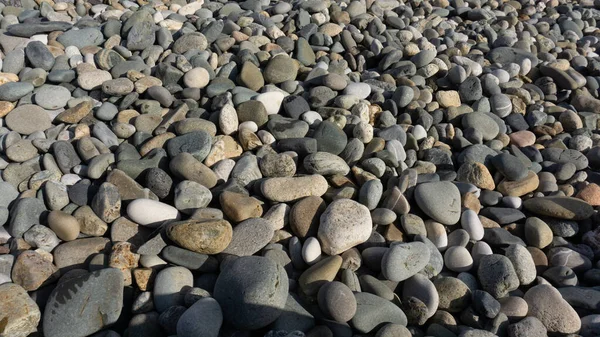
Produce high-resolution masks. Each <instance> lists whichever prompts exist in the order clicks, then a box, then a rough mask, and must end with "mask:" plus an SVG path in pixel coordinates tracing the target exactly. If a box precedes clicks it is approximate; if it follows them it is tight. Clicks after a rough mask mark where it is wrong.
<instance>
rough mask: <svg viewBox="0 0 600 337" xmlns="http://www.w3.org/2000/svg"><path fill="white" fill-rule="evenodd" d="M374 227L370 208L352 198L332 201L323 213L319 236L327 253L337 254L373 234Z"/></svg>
mask: <svg viewBox="0 0 600 337" xmlns="http://www.w3.org/2000/svg"><path fill="white" fill-rule="evenodd" d="M372 227H373V224H372V220H371V213H370V212H369V209H368V208H367V207H365V206H363V205H361V204H359V203H357V202H356V201H353V200H350V199H339V200H336V201H334V202H332V203H331V204H330V205H329V206H328V207H327V209H326V210H325V211H324V212H323V214H321V219H320V225H319V231H318V237H319V241H320V242H321V246H322V250H323V252H325V253H326V254H329V255H336V254H339V253H342V252H344V251H346V250H348V249H350V248H352V247H354V246H356V245H358V244H361V243H363V242H365V241H367V240H368V239H369V237H370V236H371V229H372Z"/></svg>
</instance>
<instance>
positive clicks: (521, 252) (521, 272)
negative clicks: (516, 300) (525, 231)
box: [504, 244, 536, 285]
mask: <svg viewBox="0 0 600 337" xmlns="http://www.w3.org/2000/svg"><path fill="white" fill-rule="evenodd" d="M504 255H505V256H506V257H507V258H508V259H509V260H510V262H512V265H513V267H514V268H515V272H516V273H517V277H518V278H519V283H520V284H522V285H528V284H531V283H532V282H533V281H534V280H535V277H536V272H535V262H534V261H533V258H532V257H531V254H530V253H529V251H528V250H527V248H525V247H523V246H521V245H515V244H512V245H509V246H508V248H507V249H506V251H505V254H504Z"/></svg>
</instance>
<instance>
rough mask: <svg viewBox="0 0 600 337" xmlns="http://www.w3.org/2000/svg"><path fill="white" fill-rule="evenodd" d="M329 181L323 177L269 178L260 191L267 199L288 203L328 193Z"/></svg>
mask: <svg viewBox="0 0 600 337" xmlns="http://www.w3.org/2000/svg"><path fill="white" fill-rule="evenodd" d="M327 186H328V185H327V181H326V180H325V178H323V176H321V175H312V176H303V177H282V178H269V179H266V180H264V181H263V182H262V184H261V186H260V191H261V193H262V194H263V196H264V197H265V198H267V199H268V200H271V201H276V202H288V201H294V200H298V199H301V198H304V197H309V196H317V197H320V196H322V195H323V194H325V192H326V191H327Z"/></svg>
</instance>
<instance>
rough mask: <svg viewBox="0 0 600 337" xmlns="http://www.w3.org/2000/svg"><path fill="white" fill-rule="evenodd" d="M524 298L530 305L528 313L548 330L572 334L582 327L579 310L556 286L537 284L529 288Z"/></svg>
mask: <svg viewBox="0 0 600 337" xmlns="http://www.w3.org/2000/svg"><path fill="white" fill-rule="evenodd" d="M523 298H524V299H525V301H526V302H527V305H528V306H529V312H528V315H529V316H532V317H535V318H537V319H539V320H540V322H542V324H544V326H545V327H546V329H547V330H548V332H550V333H560V334H570V333H576V332H577V331H579V329H580V328H581V320H580V319H579V316H578V315H577V312H575V310H574V309H573V308H572V307H571V306H570V305H569V304H568V303H567V302H566V301H565V300H564V299H563V298H562V297H561V295H560V293H559V292H558V290H556V289H555V288H554V287H552V286H550V285H546V284H542V285H537V286H535V287H533V288H531V289H529V290H528V291H527V292H526V293H525V296H524V297H523Z"/></svg>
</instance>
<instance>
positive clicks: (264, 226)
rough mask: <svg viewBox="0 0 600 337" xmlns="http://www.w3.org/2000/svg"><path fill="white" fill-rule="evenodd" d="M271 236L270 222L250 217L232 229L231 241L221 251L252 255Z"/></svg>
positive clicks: (266, 242) (269, 239) (264, 244)
mask: <svg viewBox="0 0 600 337" xmlns="http://www.w3.org/2000/svg"><path fill="white" fill-rule="evenodd" d="M272 238H273V228H272V227H271V223H270V222H269V221H267V220H265V219H262V218H251V219H248V220H245V221H243V222H241V223H239V224H238V225H237V226H235V228H234V229H233V233H232V238H231V242H230V243H229V245H228V246H227V248H226V249H225V250H224V251H223V253H225V254H231V255H237V256H249V255H253V254H255V253H256V252H258V251H259V250H261V249H262V248H263V247H265V246H266V245H267V244H268V243H269V242H270V241H271V239H272Z"/></svg>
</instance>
